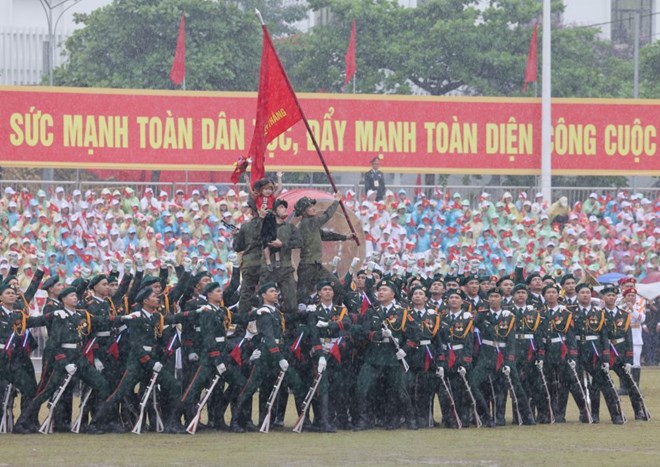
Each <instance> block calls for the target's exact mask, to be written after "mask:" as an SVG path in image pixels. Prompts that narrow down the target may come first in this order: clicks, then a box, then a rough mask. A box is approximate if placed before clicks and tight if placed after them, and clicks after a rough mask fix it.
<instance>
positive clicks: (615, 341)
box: [611, 337, 626, 345]
mask: <svg viewBox="0 0 660 467" xmlns="http://www.w3.org/2000/svg"><path fill="white" fill-rule="evenodd" d="M625 341H626V338H625V337H619V338H618V339H612V340H611V342H612V344H614V345H616V344H621V343H623V342H625Z"/></svg>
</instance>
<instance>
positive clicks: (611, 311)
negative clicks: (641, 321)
mask: <svg viewBox="0 0 660 467" xmlns="http://www.w3.org/2000/svg"><path fill="white" fill-rule="evenodd" d="M600 294H601V298H602V299H603V302H604V303H605V307H604V311H605V318H606V319H607V333H608V337H609V339H610V347H611V354H610V367H611V369H612V370H614V372H615V373H616V374H617V376H618V377H619V378H620V379H621V380H622V381H626V382H627V383H628V385H629V387H630V388H631V389H632V388H633V384H632V382H631V380H632V376H631V371H632V359H633V347H632V346H633V342H632V330H631V328H630V320H631V313H628V312H626V311H624V310H622V309H621V308H619V307H618V306H616V299H617V294H618V289H617V288H616V287H615V286H605V287H604V288H603V289H602V290H601V291H600ZM630 403H631V404H632V408H633V411H634V412H635V420H648V418H647V416H646V414H645V411H644V410H643V406H642V400H641V396H640V394H639V392H637V391H635V390H634V389H632V390H631V391H630Z"/></svg>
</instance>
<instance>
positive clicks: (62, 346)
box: [14, 287, 110, 433]
mask: <svg viewBox="0 0 660 467" xmlns="http://www.w3.org/2000/svg"><path fill="white" fill-rule="evenodd" d="M59 301H60V302H61V303H62V306H61V307H60V308H59V309H58V310H57V311H55V312H54V313H53V314H54V317H53V320H52V324H51V333H50V335H49V345H50V346H51V349H52V351H53V359H52V374H51V376H50V377H49V378H48V382H47V383H46V385H45V387H44V388H43V389H41V390H40V391H39V392H38V393H37V394H36V396H35V397H34V398H33V399H32V401H31V402H30V405H29V406H28V407H27V408H26V409H25V410H24V411H21V416H20V418H19V419H18V421H17V423H16V426H15V427H14V432H15V433H35V432H36V431H37V430H38V428H39V426H38V424H37V423H35V421H36V419H37V416H38V414H39V409H40V408H41V405H42V404H43V403H44V402H46V401H47V400H48V399H49V398H50V397H51V396H52V395H53V394H54V393H55V391H57V390H58V388H59V387H60V385H61V384H62V383H63V382H64V379H65V378H66V376H67V374H69V375H74V374H75V375H76V376H77V377H79V378H80V380H81V381H82V382H83V383H85V384H87V385H88V386H89V387H91V388H92V389H93V390H95V391H97V392H98V394H99V397H100V398H101V400H103V399H105V398H106V397H107V396H108V394H109V392H110V389H109V387H108V383H107V382H106V380H105V379H104V378H103V376H101V374H100V373H99V372H98V371H97V370H96V369H95V368H94V367H92V366H91V365H90V363H89V361H88V360H87V359H86V358H85V357H84V356H83V354H82V348H83V346H82V328H83V326H85V325H86V324H87V321H86V318H85V316H83V315H81V314H80V313H78V312H77V311H76V305H77V303H78V296H77V295H76V289H75V288H74V287H66V288H65V289H63V290H62V291H61V293H60V295H59ZM94 321H97V320H96V319H94ZM71 386H73V385H71ZM69 418H71V414H69Z"/></svg>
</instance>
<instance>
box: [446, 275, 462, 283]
mask: <svg viewBox="0 0 660 467" xmlns="http://www.w3.org/2000/svg"><path fill="white" fill-rule="evenodd" d="M447 282H456V283H457V284H458V283H460V281H459V280H458V276H454V275H452V274H447V275H446V276H445V284H446V283H447Z"/></svg>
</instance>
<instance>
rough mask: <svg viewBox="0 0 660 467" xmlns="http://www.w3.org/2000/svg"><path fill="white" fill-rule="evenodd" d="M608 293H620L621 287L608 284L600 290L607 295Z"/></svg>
mask: <svg viewBox="0 0 660 467" xmlns="http://www.w3.org/2000/svg"><path fill="white" fill-rule="evenodd" d="M608 293H613V294H618V293H619V288H618V287H617V286H616V285H614V284H606V285H605V287H603V288H602V290H601V291H600V294H601V295H605V294H608Z"/></svg>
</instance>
